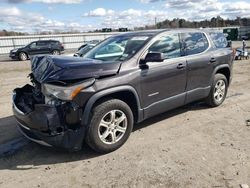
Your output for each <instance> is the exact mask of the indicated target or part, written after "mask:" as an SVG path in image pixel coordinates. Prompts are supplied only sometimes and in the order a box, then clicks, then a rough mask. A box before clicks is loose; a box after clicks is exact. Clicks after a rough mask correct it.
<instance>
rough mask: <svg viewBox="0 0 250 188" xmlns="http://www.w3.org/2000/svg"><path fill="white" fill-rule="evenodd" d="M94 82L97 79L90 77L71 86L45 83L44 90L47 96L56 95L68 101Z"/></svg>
mask: <svg viewBox="0 0 250 188" xmlns="http://www.w3.org/2000/svg"><path fill="white" fill-rule="evenodd" d="M94 82H95V79H89V80H86V81H84V82H82V83H78V84H75V85H71V86H57V85H52V84H44V85H43V89H42V92H43V94H44V95H45V96H54V97H56V98H58V99H61V100H67V101H68V100H72V99H74V98H75V97H76V96H77V95H78V94H79V93H80V92H81V91H82V90H83V89H86V88H88V87H90V86H91V85H93V84H94Z"/></svg>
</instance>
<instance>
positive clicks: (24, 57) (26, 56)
mask: <svg viewBox="0 0 250 188" xmlns="http://www.w3.org/2000/svg"><path fill="white" fill-rule="evenodd" d="M18 58H19V60H20V61H26V60H27V59H28V55H27V54H26V53H25V52H20V53H19V54H18Z"/></svg>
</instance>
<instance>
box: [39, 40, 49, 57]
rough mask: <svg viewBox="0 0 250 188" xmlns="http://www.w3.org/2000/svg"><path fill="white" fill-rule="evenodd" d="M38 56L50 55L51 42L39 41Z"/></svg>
mask: <svg viewBox="0 0 250 188" xmlns="http://www.w3.org/2000/svg"><path fill="white" fill-rule="evenodd" d="M37 48H38V49H39V50H38V51H37V54H48V53H50V43H49V41H38V42H37Z"/></svg>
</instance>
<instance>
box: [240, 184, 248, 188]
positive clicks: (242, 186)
mask: <svg viewBox="0 0 250 188" xmlns="http://www.w3.org/2000/svg"><path fill="white" fill-rule="evenodd" d="M240 187H241V188H249V186H248V185H247V184H240Z"/></svg>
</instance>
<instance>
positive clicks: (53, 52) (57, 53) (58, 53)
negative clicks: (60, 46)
mask: <svg viewBox="0 0 250 188" xmlns="http://www.w3.org/2000/svg"><path fill="white" fill-rule="evenodd" d="M51 54H52V55H60V52H59V50H53V51H52V53H51Z"/></svg>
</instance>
